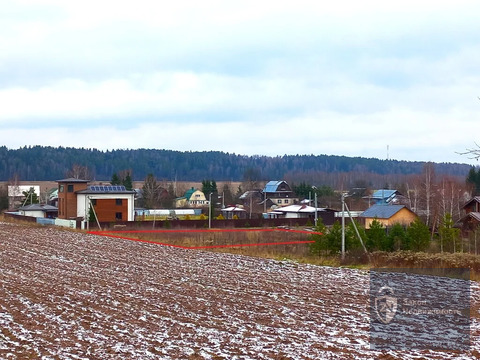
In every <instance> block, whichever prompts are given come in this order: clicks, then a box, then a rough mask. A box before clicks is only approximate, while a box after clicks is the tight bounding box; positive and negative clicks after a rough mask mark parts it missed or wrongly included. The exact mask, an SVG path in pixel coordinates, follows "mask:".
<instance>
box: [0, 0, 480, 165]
mask: <svg viewBox="0 0 480 360" xmlns="http://www.w3.org/2000/svg"><path fill="white" fill-rule="evenodd" d="M0 5H1V9H2V11H1V12H0V24H1V27H0V28H1V31H0V129H1V130H0V145H5V146H7V147H8V148H12V149H14V148H18V147H21V146H24V145H51V146H60V145H61V146H73V147H86V148H97V149H101V150H106V149H118V148H122V149H125V148H129V149H135V148H157V149H170V150H180V151H203V150H220V151H224V152H229V153H236V154H244V155H255V154H258V155H272V156H275V155H284V154H316V155H317V154H328V155H346V156H361V157H375V158H380V159H385V158H387V156H388V157H389V158H390V159H397V160H414V161H434V162H462V163H472V164H477V162H476V161H474V160H470V159H469V158H468V157H467V156H465V155H464V156H462V155H459V154H458V152H462V151H464V150H465V149H466V148H471V147H475V142H477V143H479V144H480V100H479V98H478V96H480V61H479V59H480V31H479V26H478V21H479V20H478V19H479V18H480V2H479V1H478V0H475V1H473V0H472V1H463V0H455V1H453V0H452V1H442V0H436V1H423V0H420V1H419V0H415V1H410V0H403V1H401V2H400V1H397V2H391V1H385V0H381V1H368V0H364V1H353V0H352V1H344V0H336V1H318V0H314V1H304V0H296V1H291V0H290V1H281V0H280V1H279V0H276V1H270V0H268V1H267V0H260V1H259V0H256V1H250V0H243V1H227V0H219V1H212V0H203V1H195V2H194V1H182V0H176V1H158V0H155V1H142V0H140V1H138V0H137V1H101V0H95V1H90V0H83V1H65V0H31V1H27V0H24V1H20V0H0Z"/></svg>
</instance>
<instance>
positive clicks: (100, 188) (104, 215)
mask: <svg viewBox="0 0 480 360" xmlns="http://www.w3.org/2000/svg"><path fill="white" fill-rule="evenodd" d="M88 182H89V181H88V180H82V179H75V178H69V179H63V180H57V183H58V218H60V219H67V220H68V219H77V220H87V219H89V218H90V209H92V210H93V211H94V213H95V215H96V218H97V219H98V221H100V222H115V221H133V220H134V200H135V191H132V190H126V189H125V187H124V186H122V185H88Z"/></svg>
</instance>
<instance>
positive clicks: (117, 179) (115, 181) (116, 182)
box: [110, 173, 122, 185]
mask: <svg viewBox="0 0 480 360" xmlns="http://www.w3.org/2000/svg"><path fill="white" fill-rule="evenodd" d="M110 184H112V185H121V184H122V181H121V180H120V177H119V176H118V174H117V173H113V175H112V180H110Z"/></svg>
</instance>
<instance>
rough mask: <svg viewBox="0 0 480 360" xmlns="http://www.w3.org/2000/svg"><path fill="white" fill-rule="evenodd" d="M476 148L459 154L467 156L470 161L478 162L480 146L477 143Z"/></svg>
mask: <svg viewBox="0 0 480 360" xmlns="http://www.w3.org/2000/svg"><path fill="white" fill-rule="evenodd" d="M474 144H475V147H473V148H467V149H466V150H465V151H463V152H457V154H459V155H467V156H468V158H469V159H475V160H477V161H478V159H480V145H478V143H477V142H475V143H474Z"/></svg>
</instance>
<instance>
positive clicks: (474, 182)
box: [466, 166, 480, 196]
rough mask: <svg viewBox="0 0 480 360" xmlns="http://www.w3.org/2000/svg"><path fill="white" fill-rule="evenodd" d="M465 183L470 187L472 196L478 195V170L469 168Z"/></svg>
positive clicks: (479, 178)
mask: <svg viewBox="0 0 480 360" xmlns="http://www.w3.org/2000/svg"><path fill="white" fill-rule="evenodd" d="M466 183H467V185H470V186H471V187H472V195H474V196H475V195H479V194H480V168H479V169H478V171H477V170H475V167H473V166H472V167H471V168H470V171H469V172H468V175H467V179H466Z"/></svg>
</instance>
